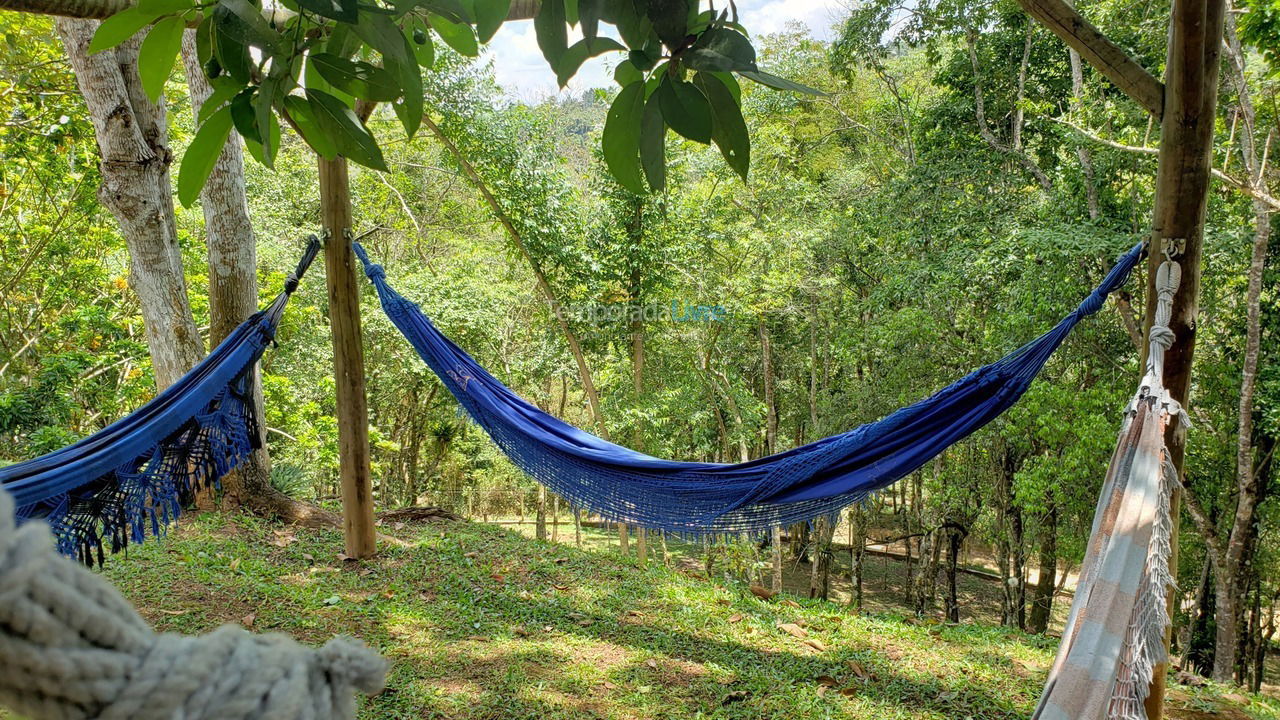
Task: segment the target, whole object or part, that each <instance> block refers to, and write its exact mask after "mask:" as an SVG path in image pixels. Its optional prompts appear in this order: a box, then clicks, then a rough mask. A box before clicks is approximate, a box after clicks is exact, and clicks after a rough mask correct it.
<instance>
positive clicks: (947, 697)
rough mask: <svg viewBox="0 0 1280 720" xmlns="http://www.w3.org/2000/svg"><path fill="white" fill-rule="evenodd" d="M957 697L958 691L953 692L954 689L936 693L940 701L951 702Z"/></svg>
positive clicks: (958, 695)
mask: <svg viewBox="0 0 1280 720" xmlns="http://www.w3.org/2000/svg"><path fill="white" fill-rule="evenodd" d="M958 697H960V693H958V692H955V691H954V690H947V691H946V692H940V693H938V700H940V701H942V702H951V701H952V700H955V699H956V698H958Z"/></svg>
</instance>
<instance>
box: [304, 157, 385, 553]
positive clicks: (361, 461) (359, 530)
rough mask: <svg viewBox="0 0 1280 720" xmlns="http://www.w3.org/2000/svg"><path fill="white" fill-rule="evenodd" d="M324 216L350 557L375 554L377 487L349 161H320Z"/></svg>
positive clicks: (344, 528) (344, 527)
mask: <svg viewBox="0 0 1280 720" xmlns="http://www.w3.org/2000/svg"><path fill="white" fill-rule="evenodd" d="M317 166H318V169H319V176H320V214H321V221H322V224H323V226H324V229H325V230H326V231H327V232H328V240H327V242H325V246H324V269H325V279H326V284H327V285H328V288H329V327H330V332H331V335H332V337H333V377H334V383H335V386H336V396H337V397H336V399H337V404H338V412H337V416H338V457H339V462H340V468H341V475H342V532H343V537H344V538H345V540H346V550H347V555H349V556H351V557H353V558H364V557H369V556H371V555H373V554H374V552H375V551H376V549H377V548H376V545H375V541H374V536H375V533H374V527H373V483H372V481H371V479H370V471H369V405H368V400H367V398H366V397H365V386H364V344H363V336H362V335H361V332H360V289H359V285H357V281H356V257H355V253H354V252H352V250H351V186H350V180H349V178H348V175H347V161H346V159H345V158H341V157H340V158H337V159H334V160H326V159H324V158H317Z"/></svg>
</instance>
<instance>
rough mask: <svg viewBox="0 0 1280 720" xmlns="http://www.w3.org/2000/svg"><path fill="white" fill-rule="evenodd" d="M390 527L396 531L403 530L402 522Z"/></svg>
mask: <svg viewBox="0 0 1280 720" xmlns="http://www.w3.org/2000/svg"><path fill="white" fill-rule="evenodd" d="M391 527H393V528H395V529H396V530H403V529H404V523H402V522H398V523H396V524H395V525H392V526H391Z"/></svg>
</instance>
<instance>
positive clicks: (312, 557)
mask: <svg viewBox="0 0 1280 720" xmlns="http://www.w3.org/2000/svg"><path fill="white" fill-rule="evenodd" d="M302 559H303V560H306V561H307V562H315V561H316V556H315V555H312V554H311V553H302Z"/></svg>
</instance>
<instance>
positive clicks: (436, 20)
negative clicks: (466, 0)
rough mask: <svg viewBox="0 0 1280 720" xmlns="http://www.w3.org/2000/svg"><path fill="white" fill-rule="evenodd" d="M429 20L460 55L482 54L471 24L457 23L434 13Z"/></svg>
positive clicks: (446, 42)
mask: <svg viewBox="0 0 1280 720" xmlns="http://www.w3.org/2000/svg"><path fill="white" fill-rule="evenodd" d="M427 22H429V23H431V27H432V28H433V29H434V30H435V31H436V34H438V35H439V36H440V39H441V40H443V41H444V43H445V44H446V45H448V46H449V47H451V48H453V49H454V50H457V51H458V54H459V55H464V56H466V57H478V56H479V55H480V45H479V43H477V42H476V34H475V32H473V31H472V29H471V26H470V25H467V24H465V23H455V22H452V21H450V20H447V19H445V18H443V17H441V16H439V15H436V14H434V13H433V14H431V15H428V16H427Z"/></svg>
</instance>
